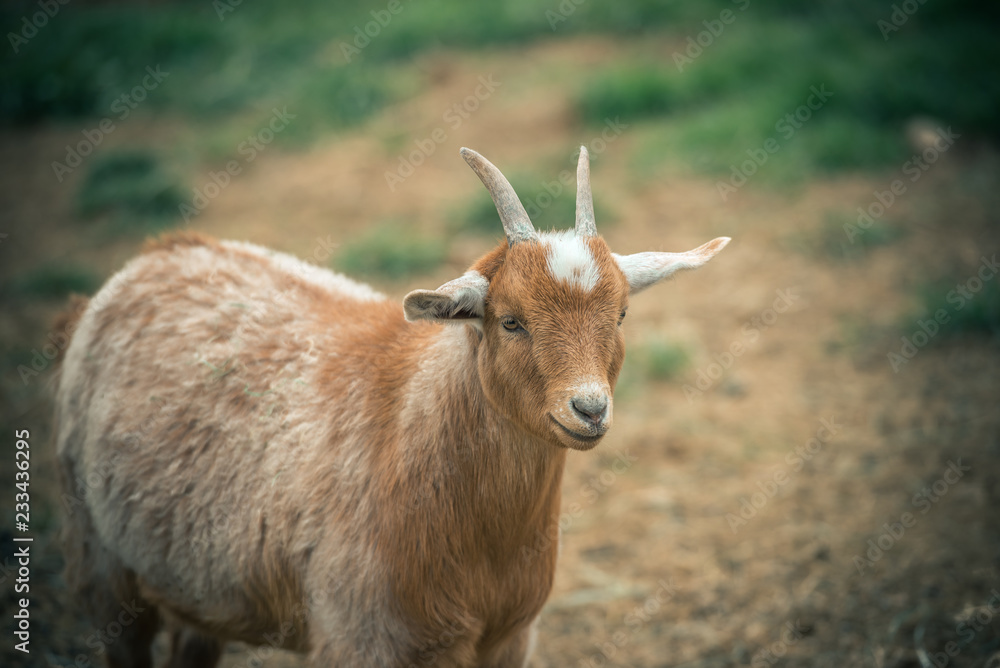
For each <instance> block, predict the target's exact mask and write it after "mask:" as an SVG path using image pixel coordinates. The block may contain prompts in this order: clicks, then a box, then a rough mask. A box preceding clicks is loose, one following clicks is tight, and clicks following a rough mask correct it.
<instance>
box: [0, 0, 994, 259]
mask: <svg viewBox="0 0 1000 668" xmlns="http://www.w3.org/2000/svg"><path fill="white" fill-rule="evenodd" d="M230 3H231V0H218V1H217V2H213V3H208V2H203V1H201V0H197V1H196V0H178V1H175V2H166V3H154V4H151V5H144V6H142V7H138V6H133V5H131V4H124V3H122V4H119V3H93V4H91V3H81V4H76V3H70V4H67V5H59V11H58V14H57V15H55V16H53V17H52V18H50V19H49V20H48V22H47V24H46V25H45V26H43V27H42V28H40V29H38V31H37V34H36V35H34V36H32V37H31V38H30V39H28V40H27V41H26V42H24V43H20V44H18V45H17V47H16V51H15V50H14V49H12V50H11V51H8V52H6V53H5V54H4V55H3V56H2V57H0V124H6V125H14V126H16V125H21V124H25V123H37V122H49V123H55V124H63V125H68V126H69V127H71V128H73V129H75V128H77V127H79V126H80V124H81V120H80V119H86V121H85V122H86V124H87V125H88V126H90V127H93V125H92V124H93V123H94V122H95V121H96V120H98V119H104V118H107V119H110V120H111V121H113V122H114V123H116V124H117V123H121V122H124V121H126V119H127V118H128V116H129V115H131V114H133V113H136V114H147V115H159V116H167V117H169V118H171V119H172V120H173V121H178V122H179V124H180V125H182V126H183V127H184V129H185V131H186V133H187V134H185V135H184V136H185V140H184V141H182V142H177V145H170V146H162V145H158V144H157V142H161V144H162V141H163V140H162V139H157V138H156V137H155V136H151V137H150V139H149V148H150V149H154V148H155V149H156V151H157V153H158V154H159V155H160V158H161V163H162V165H165V166H166V167H170V168H171V169H172V170H173V171H179V172H182V173H186V171H189V170H192V169H198V168H199V165H203V164H205V163H206V162H209V163H210V162H212V161H221V160H223V159H231V158H232V157H234V153H235V152H236V150H237V146H239V145H240V142H241V141H242V140H243V139H245V138H246V137H247V136H249V135H251V134H253V133H256V132H257V131H259V130H260V129H261V128H262V127H263V124H264V123H265V122H266V120H264V119H266V118H267V117H269V116H270V115H271V113H272V110H273V109H275V108H281V109H286V110H287V112H288V113H289V114H291V115H294V120H292V121H291V122H290V123H289V124H288V127H287V129H284V130H282V131H281V132H280V134H278V135H277V136H276V137H275V143H276V144H278V145H282V146H285V147H302V146H306V145H308V144H309V143H310V142H313V141H315V140H317V139H319V138H322V137H324V136H328V135H330V134H332V133H338V132H343V131H344V130H345V129H348V128H351V127H353V126H357V125H359V124H363V123H365V122H366V121H367V120H368V119H370V118H371V117H372V116H373V115H374V114H377V113H379V112H380V111H381V110H382V109H384V108H385V107H387V106H390V105H393V104H395V103H397V102H399V101H401V100H404V99H406V98H407V97H408V96H410V95H413V94H416V93H417V92H419V91H420V90H422V89H424V88H425V87H426V86H428V85H430V84H431V83H432V82H431V80H430V77H432V76H433V75H432V74H431V73H430V70H431V69H432V68H428V67H427V66H426V64H425V63H423V64H422V63H421V62H420V61H419V60H417V59H418V58H419V57H420V56H421V55H422V54H425V53H439V54H440V53H443V54H446V55H447V54H449V51H451V50H483V49H491V48H492V49H496V48H509V47H512V46H523V45H530V44H533V43H538V42H542V41H551V40H560V39H566V38H571V37H574V36H579V35H602V36H607V37H609V38H611V39H612V40H614V41H615V43H616V45H617V48H616V49H615V50H614V51H612V52H611V53H612V54H613V55H612V56H609V57H608V59H607V60H606V61H605V62H603V63H599V64H597V65H593V66H591V65H588V66H586V67H577V68H568V69H567V70H566V71H565V72H564V74H561V75H560V77H559V79H558V81H557V82H556V83H555V85H557V86H559V87H560V89H561V90H562V91H563V92H564V94H565V95H566V96H567V97H568V99H569V101H570V109H571V110H572V114H571V116H570V117H569V118H568V122H569V123H572V124H576V125H577V126H578V130H579V132H580V133H581V134H586V133H590V132H595V131H596V128H598V127H600V126H602V125H604V124H605V123H606V120H607V119H609V118H610V119H620V121H621V123H624V124H627V125H628V126H629V129H628V131H627V132H628V133H629V134H630V136H632V137H633V141H632V142H631V143H630V144H629V145H630V146H631V147H633V151H634V153H633V155H632V156H630V158H631V161H632V165H633V166H634V168H635V172H636V175H637V176H638V177H639V178H640V179H653V178H659V177H658V176H657V170H658V169H659V168H661V167H663V166H665V165H669V164H680V165H681V166H683V167H684V168H686V169H689V170H692V171H695V172H697V173H701V174H709V175H712V176H715V177H718V178H720V179H727V178H728V177H729V176H730V175H731V174H732V169H733V166H739V165H741V164H743V163H744V162H745V161H747V160H748V153H747V152H748V151H756V152H757V154H758V155H760V154H761V147H762V146H764V144H765V142H766V141H767V140H769V139H773V140H776V141H777V142H778V145H779V146H780V148H779V149H778V151H779V152H778V153H777V154H776V155H777V156H780V159H770V157H771V156H770V155H769V156H768V158H769V159H768V160H767V161H766V162H765V163H764V164H761V165H759V166H758V167H756V168H755V169H754V172H755V174H757V175H756V176H754V180H755V183H758V182H759V183H762V184H767V183H772V184H774V183H781V184H792V185H794V184H796V183H801V182H803V181H804V180H805V179H808V178H812V177H815V176H817V175H820V174H824V173H832V172H838V171H844V170H859V169H860V170H868V169H884V168H887V167H897V166H899V165H900V164H902V162H903V161H905V160H906V159H907V158H908V157H909V154H910V153H912V149H909V148H908V147H907V142H906V129H907V124H908V123H909V122H910V121H911V120H913V119H916V118H925V119H928V120H929V121H930V122H932V123H938V124H940V125H942V126H945V127H947V126H953V127H954V128H955V129H956V131H958V132H960V133H961V134H962V136H963V137H970V138H986V139H988V140H992V141H995V140H996V139H997V138H998V137H1000V129H998V128H1000V126H998V125H997V124H996V122H995V117H996V114H997V109H1000V77H997V76H996V75H995V71H994V70H995V63H996V62H997V55H998V52H1000V49H998V47H997V46H996V38H995V29H994V26H996V25H997V24H998V21H997V19H1000V5H998V4H996V3H983V2H979V1H977V0H955V1H954V2H950V3H940V2H938V3H925V4H921V5H919V8H918V9H917V11H916V12H915V13H914V14H912V15H909V16H907V17H906V21H905V23H902V24H901V25H899V26H898V29H894V30H892V31H886V30H885V28H884V26H885V25H889V24H888V23H883V24H882V27H880V24H879V21H883V22H886V21H888V20H889V19H890V17H891V14H892V12H893V6H894V3H893V2H892V1H891V0H878V1H876V2H871V1H868V0H822V1H821V2H817V3H788V2H780V1H779V0H707V1H706V2H701V3H668V2H663V1H662V0H630V1H628V2H616V3H598V2H584V3H582V4H579V5H577V4H574V3H572V2H556V1H555V0H553V1H552V2H547V3H537V2H534V0H512V1H511V2H505V3H469V2H460V1H459V0H420V1H419V2H413V1H412V0H400V3H399V4H398V5H395V4H393V5H392V7H393V9H394V10H396V13H392V12H391V11H389V7H390V3H389V2H388V0H365V1H362V2H357V3H327V2H320V0H288V1H287V2H282V3H263V4H260V3H248V2H241V3H239V4H230ZM36 9H37V8H36V6H35V4H33V3H31V2H15V3H8V4H6V5H5V6H4V7H3V8H2V9H0V24H2V25H3V26H4V27H5V28H6V30H5V34H6V33H7V32H10V33H14V34H17V33H20V31H21V27H22V25H23V23H22V21H23V19H24V17H25V16H26V15H28V14H30V13H32V12H34V11H35V10H36ZM723 11H729V12H732V16H733V17H735V18H734V20H732V21H730V22H728V23H726V24H723V23H721V22H720V21H719V17H720V16H721V15H722V12H723ZM709 24H711V25H714V26H715V29H714V30H715V33H716V34H714V35H713V34H712V33H711V31H710V28H709ZM720 27H721V31H720V30H719V28H720ZM894 27H895V26H894ZM698 41H700V42H701V45H700V46H699V45H698ZM447 57H448V58H453V57H455V56H454V55H453V54H451V55H447ZM149 68H153V69H158V70H160V71H161V72H163V73H164V74H165V77H164V78H163V80H162V81H161V82H159V83H156V84H155V86H154V87H152V88H149V87H148V85H147V89H146V90H144V91H143V92H142V93H141V95H142V97H143V98H144V99H143V101H142V102H141V103H138V104H126V103H123V101H122V100H123V95H124V96H128V95H130V94H131V92H132V91H135V90H136V89H137V87H138V88H139V89H141V88H142V86H143V81H144V77H146V76H147V72H148V69H149ZM815 89H824V90H827V91H829V92H830V93H832V96H831V97H830V98H829V99H828V100H827V101H825V102H823V104H822V106H821V107H820V108H818V109H815V110H811V111H810V112H809V115H810V119H809V120H808V121H806V122H804V123H798V122H788V121H787V115H789V114H794V113H795V112H796V110H797V109H802V108H803V107H802V105H803V104H804V103H805V102H806V99H807V98H808V97H809V95H810V94H811V92H812V91H813V90H815ZM133 108H134V110H133ZM782 123H784V125H782ZM407 141H408V138H407V137H406V136H405V132H403V133H402V134H401V135H400V136H394V137H393V138H392V141H391V142H390V143H392V142H398V143H399V144H400V145H405V144H406V143H407ZM965 141H968V140H965ZM110 150H112V149H111V148H106V147H100V148H99V150H97V151H96V152H95V153H96V156H95V157H92V158H91V161H92V162H93V163H94V165H93V167H92V168H91V172H90V174H89V175H88V177H87V182H86V183H85V184H84V186H83V188H82V190H81V193H80V197H79V207H80V208H79V210H80V213H81V214H82V215H85V216H89V215H95V214H97V213H98V212H101V213H108V212H110V213H112V214H113V217H114V218H115V220H118V221H119V222H120V223H121V224H122V225H124V226H126V227H138V228H143V227H145V226H147V225H150V224H151V225H152V226H153V227H156V226H158V225H162V224H169V222H168V221H169V220H170V218H169V216H168V215H167V212H168V211H169V210H170V209H171V208H174V209H175V208H176V207H175V206H174V204H175V203H177V202H176V200H177V197H178V191H177V190H176V187H175V186H173V185H171V181H170V179H169V178H168V177H167V176H166V174H168V173H169V172H170V171H171V170H170V169H167V168H166V167H164V168H163V169H160V168H157V167H155V165H154V164H153V163H152V162H150V161H148V160H147V161H145V162H144V161H143V160H142V159H138V160H137V161H136V162H134V163H132V168H133V169H134V172H135V173H134V174H131V175H130V176H125V175H123V174H122V173H120V172H121V170H119V172H116V171H115V167H114V165H115V164H119V165H121V164H125V163H123V162H122V160H124V159H123V158H120V157H114V156H111V155H105V154H106V153H107V152H108V151H110ZM98 160H100V161H101V162H100V164H98ZM546 180H550V179H546ZM546 180H543V179H535V178H522V179H520V180H519V181H518V182H517V183H515V186H517V187H519V188H524V187H525V186H526V189H524V190H522V191H521V194H522V197H523V198H524V199H525V200H526V203H529V202H537V201H539V198H542V200H541V201H545V199H544V198H545V197H547V195H548V193H546V192H545V191H544V190H543V187H544V185H543V184H544V183H545V182H546ZM118 191H120V192H118ZM572 202H573V198H572V195H571V193H568V192H563V193H562V194H560V195H558V196H556V197H555V198H553V200H552V202H551V204H549V205H547V206H537V207H536V208H537V210H538V213H537V216H536V218H537V220H536V221H535V222H536V224H537V225H538V226H539V227H541V228H547V227H564V226H565V225H566V223H567V221H568V220H572V218H573V216H572V208H573V203H572ZM600 206H601V204H600V202H598V207H600ZM460 217H461V222H460V223H458V225H459V226H460V227H461V228H463V229H469V230H473V231H475V230H477V229H482V230H484V231H485V232H487V233H489V234H491V235H492V234H495V229H496V214H495V211H494V210H493V207H492V204H491V203H490V202H489V201H488V199H487V198H486V197H485V196H480V197H479V199H477V200H476V201H475V202H473V203H471V204H470V205H469V211H468V212H465V213H462V214H461V215H460ZM598 217H599V218H600V219H601V221H602V223H603V222H604V221H606V220H607V219H608V216H607V212H604V213H603V214H602V213H601V212H598ZM865 237H866V238H865V239H863V240H862V244H864V245H867V244H871V243H878V241H879V239H878V233H877V232H872V231H869V233H867V234H866V235H865ZM832 240H833V237H831V240H830V241H831V242H832ZM821 245H823V244H822V243H821Z"/></svg>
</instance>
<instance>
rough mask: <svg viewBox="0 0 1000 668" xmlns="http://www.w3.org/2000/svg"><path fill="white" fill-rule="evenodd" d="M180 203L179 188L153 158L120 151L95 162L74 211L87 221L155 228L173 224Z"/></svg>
mask: <svg viewBox="0 0 1000 668" xmlns="http://www.w3.org/2000/svg"><path fill="white" fill-rule="evenodd" d="M182 202H184V194H183V192H182V190H181V188H180V186H178V185H177V184H176V183H175V181H174V180H173V179H172V178H171V177H170V176H169V175H168V174H167V173H166V172H165V171H164V170H163V168H162V167H161V166H160V163H159V161H158V160H157V158H156V157H155V156H154V155H151V154H149V153H146V152H141V151H123V152H112V153H106V154H104V155H102V156H99V157H97V158H95V159H94V163H93V166H92V167H91V169H90V171H89V172H88V173H87V176H86V178H85V179H84V182H83V185H82V186H81V188H80V192H79V193H78V195H77V210H78V212H79V213H80V215H81V216H84V217H87V218H90V217H95V216H99V215H110V216H112V217H116V218H118V219H119V220H128V221H131V222H132V223H133V224H139V225H141V226H143V227H146V228H148V227H153V228H155V227H162V226H164V225H167V224H169V223H170V222H172V220H173V219H174V218H176V217H177V216H178V215H179V207H180V205H181V203H182Z"/></svg>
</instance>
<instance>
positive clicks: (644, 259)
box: [614, 237, 729, 294]
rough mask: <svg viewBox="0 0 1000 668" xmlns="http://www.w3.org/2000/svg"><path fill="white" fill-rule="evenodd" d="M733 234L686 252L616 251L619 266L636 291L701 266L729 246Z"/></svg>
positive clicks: (631, 291)
mask: <svg viewBox="0 0 1000 668" xmlns="http://www.w3.org/2000/svg"><path fill="white" fill-rule="evenodd" d="M728 243H729V237H719V238H718V239H712V240H711V241H709V242H708V243H707V244H703V245H701V246H698V247H697V248H695V249H694V250H689V251H687V252H686V253H635V254H633V255H618V254H617V253H616V254H615V256H614V257H615V260H616V261H617V262H618V267H619V268H620V269H621V270H622V273H623V274H625V278H626V279H628V285H629V292H630V293H632V294H635V293H636V292H639V291H640V290H644V289H646V288H648V287H649V286H651V285H653V284H654V283H658V282H659V281H662V280H663V279H664V278H666V277H667V276H670V275H671V274H673V273H674V272H675V271H678V270H680V269H697V268H698V267H700V266H701V265H703V264H705V263H706V262H708V261H709V260H711V259H712V258H713V257H715V254H716V253H718V252H719V251H720V250H722V249H723V248H725V247H726V244H728Z"/></svg>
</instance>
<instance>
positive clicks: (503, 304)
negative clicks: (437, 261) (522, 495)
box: [404, 149, 729, 450]
mask: <svg viewBox="0 0 1000 668" xmlns="http://www.w3.org/2000/svg"><path fill="white" fill-rule="evenodd" d="M462 152H463V156H465V158H466V160H467V161H468V162H469V164H470V165H472V167H473V169H475V170H476V172H477V173H478V174H479V176H480V178H481V179H482V180H483V182H484V183H485V184H486V186H487V188H488V189H489V190H490V194H491V195H492V196H493V199H494V201H495V202H496V204H497V210H498V211H499V212H500V217H501V221H502V222H503V223H504V229H505V231H506V233H507V244H504V245H502V246H501V247H499V248H497V249H496V250H495V251H493V252H492V253H490V254H488V255H486V256H485V257H483V258H482V259H481V260H480V261H479V262H477V263H476V264H475V265H474V266H473V268H472V269H470V270H469V271H468V272H466V273H465V274H464V275H463V276H461V277H460V278H457V279H455V280H453V281H450V282H448V283H445V284H444V285H442V286H441V287H440V288H438V289H437V290H417V291H414V292H411V293H410V294H408V295H407V296H406V298H405V300H404V311H405V314H406V317H407V319H408V320H421V319H427V320H435V321H439V322H451V323H455V322H459V323H467V324H470V325H472V326H474V327H476V328H477V329H478V330H479V333H480V337H481V342H480V345H479V353H478V355H479V356H478V364H479V375H480V379H481V381H482V385H483V391H484V393H485V394H486V396H487V398H488V399H489V400H490V402H491V403H492V404H493V406H494V408H496V410H498V411H499V412H500V413H501V414H502V415H504V416H506V417H507V418H508V419H510V420H512V421H513V422H515V423H516V424H518V425H519V426H520V427H521V428H523V429H524V430H525V431H527V432H529V433H531V434H533V435H535V436H537V437H539V438H542V439H544V440H547V441H549V442H552V443H554V444H557V445H562V446H565V447H570V448H575V449H578V450H588V449H590V448H592V447H594V446H595V445H596V444H597V443H598V442H599V441H600V440H601V438H602V437H603V436H604V435H605V434H606V433H607V431H608V429H609V428H610V427H611V420H612V392H613V391H614V387H615V382H616V381H617V379H618V373H619V372H620V371H621V368H622V362H623V361H624V359H625V337H624V335H623V333H622V321H623V320H624V319H625V316H626V312H627V310H628V299H629V295H630V294H634V293H635V292H638V291H639V290H642V289H644V288H646V287H648V286H650V285H652V284H653V283H656V282H657V281H659V280H661V279H663V278H665V277H667V276H669V275H670V274H672V273H673V272H675V271H677V270H678V269H691V268H695V267H698V266H700V265H702V264H704V263H705V262H707V261H708V260H709V259H711V258H712V256H714V255H715V254H716V253H717V252H719V251H720V250H722V248H723V247H724V246H725V245H726V243H728V241H729V239H728V238H725V237H720V238H719V239H715V240H714V241H711V242H709V243H707V244H705V245H703V246H700V247H699V248H696V249H695V250H692V251H688V252H686V253H638V254H635V255H627V256H620V255H616V254H614V253H612V252H611V250H610V249H609V248H608V246H607V244H606V243H605V242H604V240H603V239H602V238H601V237H599V236H597V233H596V230H595V229H594V222H593V203H592V200H591V197H590V172H589V164H588V162H587V153H586V149H581V155H580V165H579V168H578V184H577V188H578V195H577V221H576V226H575V228H574V229H573V230H567V231H565V232H552V233H542V234H539V233H537V232H535V230H534V228H533V227H532V226H531V222H530V221H529V220H528V218H527V214H526V213H525V212H524V208H523V207H522V206H521V204H520V202H519V201H518V200H517V196H516V195H515V194H514V192H513V190H512V189H511V188H510V184H508V183H507V181H506V179H504V178H503V175H501V174H500V172H499V170H497V169H496V167H494V166H493V165H492V164H490V163H489V162H488V161H486V160H485V159H484V158H482V156H480V155H479V154H477V153H475V152H474V151H469V150H468V149H462Z"/></svg>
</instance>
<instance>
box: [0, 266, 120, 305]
mask: <svg viewBox="0 0 1000 668" xmlns="http://www.w3.org/2000/svg"><path fill="white" fill-rule="evenodd" d="M100 284H101V281H100V279H99V278H98V277H97V274H95V273H94V272H93V271H91V270H89V269H86V268H83V267H79V266H76V265H65V264H43V265H41V266H39V267H37V268H35V269H33V270H31V271H29V272H27V273H24V274H21V275H19V276H17V277H16V278H14V279H13V280H12V281H11V282H10V284H9V285H8V286H6V289H5V290H4V292H6V293H7V295H9V296H11V297H16V298H25V299H32V298H40V299H52V300H57V299H63V298H64V297H66V296H67V295H69V294H70V293H73V292H76V293H80V294H84V295H89V294H93V293H94V292H96V291H97V288H98V286H99V285H100Z"/></svg>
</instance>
